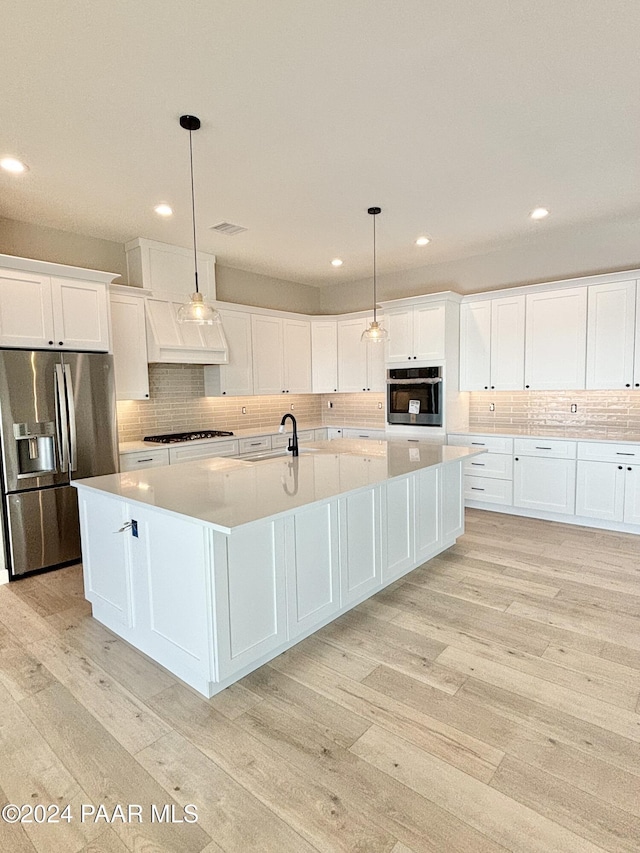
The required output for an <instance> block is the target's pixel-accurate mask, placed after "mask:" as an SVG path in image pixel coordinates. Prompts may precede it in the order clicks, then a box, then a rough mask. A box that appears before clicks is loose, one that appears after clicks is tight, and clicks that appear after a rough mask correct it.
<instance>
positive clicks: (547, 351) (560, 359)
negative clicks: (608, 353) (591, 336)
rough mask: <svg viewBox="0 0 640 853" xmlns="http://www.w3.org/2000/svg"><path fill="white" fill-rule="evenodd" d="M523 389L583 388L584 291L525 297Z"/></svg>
mask: <svg viewBox="0 0 640 853" xmlns="http://www.w3.org/2000/svg"><path fill="white" fill-rule="evenodd" d="M526 299H527V302H526V336H525V342H526V348H525V353H526V355H525V388H531V389H534V390H537V389H551V390H553V389H559V390H563V389H566V388H570V389H572V390H579V389H580V388H584V387H585V365H586V344H587V288H586V287H574V288H570V289H567V290H548V291H545V292H543V293H531V294H528V295H527V298H526Z"/></svg>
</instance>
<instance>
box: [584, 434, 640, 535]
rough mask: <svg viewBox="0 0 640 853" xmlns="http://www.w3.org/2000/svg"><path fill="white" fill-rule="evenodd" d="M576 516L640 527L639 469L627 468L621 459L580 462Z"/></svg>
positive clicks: (639, 467) (631, 466)
mask: <svg viewBox="0 0 640 853" xmlns="http://www.w3.org/2000/svg"><path fill="white" fill-rule="evenodd" d="M592 446H593V445H581V448H582V447H585V448H587V447H592ZM614 447H615V445H614ZM579 452H580V451H579ZM610 452H611V453H615V450H613V448H612V449H611V451H610ZM622 455H624V454H622ZM576 515H578V516H584V517H585V518H598V519H601V520H603V521H614V522H618V523H620V522H622V523H623V524H640V465H627V464H625V463H624V461H621V460H620V459H618V460H611V461H607V462H604V461H601V462H593V461H590V460H585V459H580V460H578V476H577V485H576Z"/></svg>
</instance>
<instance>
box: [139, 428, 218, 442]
mask: <svg viewBox="0 0 640 853" xmlns="http://www.w3.org/2000/svg"><path fill="white" fill-rule="evenodd" d="M225 435H233V433H232V432H227V431H226V430H223V429H200V430H197V431H194V432H168V433H165V434H164V435H146V436H145V437H144V438H143V441H152V442H154V444H173V443H174V442H177V441H195V440H196V439H198V438H220V437H221V436H225Z"/></svg>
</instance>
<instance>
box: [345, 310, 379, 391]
mask: <svg viewBox="0 0 640 853" xmlns="http://www.w3.org/2000/svg"><path fill="white" fill-rule="evenodd" d="M365 329H366V324H365V322H364V320H360V319H355V320H338V390H339V391H366V390H367V380H368V376H367V347H368V346H374V347H375V346H380V345H379V344H372V345H370V344H363V343H362V341H361V340H360V337H361V335H362V333H363V332H364V330H365Z"/></svg>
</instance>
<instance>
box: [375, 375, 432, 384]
mask: <svg viewBox="0 0 640 853" xmlns="http://www.w3.org/2000/svg"><path fill="white" fill-rule="evenodd" d="M438 382H442V376H437V377H434V378H433V379H387V385H437V384H438Z"/></svg>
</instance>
